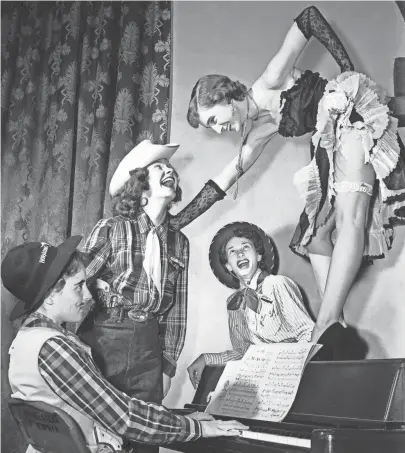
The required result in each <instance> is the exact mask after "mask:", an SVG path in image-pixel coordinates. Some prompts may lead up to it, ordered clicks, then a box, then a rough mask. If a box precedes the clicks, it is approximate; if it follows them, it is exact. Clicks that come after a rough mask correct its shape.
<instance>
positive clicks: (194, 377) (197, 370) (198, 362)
mask: <svg viewBox="0 0 405 453" xmlns="http://www.w3.org/2000/svg"><path fill="white" fill-rule="evenodd" d="M205 365H206V363H205V358H204V354H201V355H200V356H199V357H198V358H197V359H195V360H194V362H193V363H192V364H191V365H190V366H189V367H188V368H187V371H188V375H189V377H190V381H191V383H192V384H193V387H194V388H195V389H196V388H197V387H198V384H199V383H200V379H201V374H202V372H203V369H204V367H205Z"/></svg>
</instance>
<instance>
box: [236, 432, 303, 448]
mask: <svg viewBox="0 0 405 453" xmlns="http://www.w3.org/2000/svg"><path fill="white" fill-rule="evenodd" d="M241 433H242V434H241V435H240V437H243V438H245V439H254V440H260V441H263V442H273V443H274V444H284V445H293V446H295V447H303V448H308V449H310V448H311V439H305V438H302V437H293V436H281V435H279V434H270V433H261V432H255V431H242V432H241Z"/></svg>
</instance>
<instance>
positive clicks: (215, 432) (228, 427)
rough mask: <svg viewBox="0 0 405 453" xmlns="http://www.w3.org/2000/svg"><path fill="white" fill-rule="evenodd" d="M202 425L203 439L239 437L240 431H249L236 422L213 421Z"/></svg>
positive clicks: (203, 422)
mask: <svg viewBox="0 0 405 453" xmlns="http://www.w3.org/2000/svg"><path fill="white" fill-rule="evenodd" d="M200 423H201V428H202V436H203V437H220V436H239V435H240V431H246V430H248V429H249V427H248V426H246V425H243V424H242V423H240V422H238V421H236V420H212V421H202V422H200Z"/></svg>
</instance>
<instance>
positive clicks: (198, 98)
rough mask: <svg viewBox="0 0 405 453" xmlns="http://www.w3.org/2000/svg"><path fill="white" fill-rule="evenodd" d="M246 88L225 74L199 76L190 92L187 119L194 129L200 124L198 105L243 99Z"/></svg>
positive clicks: (211, 104) (206, 105)
mask: <svg viewBox="0 0 405 453" xmlns="http://www.w3.org/2000/svg"><path fill="white" fill-rule="evenodd" d="M246 93H247V88H246V86H245V85H243V83H240V82H239V81H233V80H231V79H230V78H229V77H227V76H223V75H218V74H210V75H206V76H203V77H201V78H200V79H199V80H198V82H197V83H196V84H195V85H194V88H193V91H192V92H191V98H190V103H189V107H188V112H187V121H188V123H189V124H190V126H192V127H194V128H195V129H197V128H198V126H199V124H200V115H199V113H198V108H199V107H207V108H209V107H213V106H214V105H216V104H219V103H221V102H223V101H226V102H227V103H230V102H231V101H232V100H234V101H243V99H245V97H246Z"/></svg>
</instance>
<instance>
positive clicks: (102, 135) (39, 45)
mask: <svg viewBox="0 0 405 453" xmlns="http://www.w3.org/2000/svg"><path fill="white" fill-rule="evenodd" d="M1 22H2V23H1V25H2V26H1V33H2V38H1V46H2V53H1V63H2V81H1V88H2V93H1V109H2V119H1V121H2V124H1V125H2V132H1V159H2V160H1V163H2V213H1V214H2V216H1V233H2V256H4V254H5V253H6V252H7V250H8V249H9V248H10V247H12V246H15V245H18V244H21V243H23V242H24V241H36V240H45V239H46V240H47V241H49V242H51V243H53V244H58V243H60V242H61V241H63V240H64V239H65V238H66V237H67V236H70V235H72V234H81V235H83V236H86V235H87V234H88V233H89V231H90V230H91V228H92V227H93V226H94V224H95V223H96V222H97V221H98V220H99V219H100V218H101V217H103V216H105V215H109V214H110V210H111V206H110V200H109V196H108V190H107V188H108V184H109V179H110V178H111V175H112V173H113V172H114V170H115V168H116V167H117V165H118V162H119V161H120V160H121V159H122V157H123V156H124V155H125V154H126V153H127V152H128V151H129V150H130V149H131V148H132V147H133V146H134V145H135V144H136V143H138V142H139V141H141V140H143V139H146V138H148V139H150V140H151V141H152V142H155V143H165V142H167V131H168V127H167V126H168V111H169V84H170V61H171V42H170V38H171V34H170V31H171V3H170V2H131V1H129V2H45V1H44V2H2V3H1ZM13 304H14V301H13V300H12V298H11V297H10V295H9V294H8V293H7V291H5V290H3V289H2V395H4V396H3V398H4V400H3V401H2V422H3V430H2V433H3V436H2V447H3V448H2V451H7V452H8V453H12V452H19V451H20V450H21V451H23V448H22V446H21V442H19V440H18V438H17V435H16V431H15V426H14V423H13V422H12V421H11V420H10V414H9V412H8V410H7V403H6V402H7V398H8V395H9V394H10V389H9V388H8V383H7V377H6V376H7V365H8V347H9V345H10V342H11V339H12V336H13V333H14V331H13V329H12V328H11V326H10V325H9V323H8V315H9V313H10V311H11V309H12V307H13ZM15 327H16V326H14V328H15Z"/></svg>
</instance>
